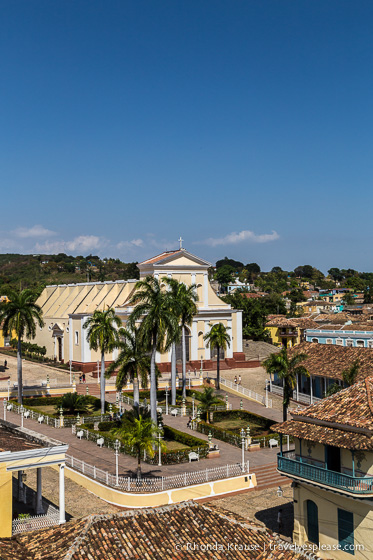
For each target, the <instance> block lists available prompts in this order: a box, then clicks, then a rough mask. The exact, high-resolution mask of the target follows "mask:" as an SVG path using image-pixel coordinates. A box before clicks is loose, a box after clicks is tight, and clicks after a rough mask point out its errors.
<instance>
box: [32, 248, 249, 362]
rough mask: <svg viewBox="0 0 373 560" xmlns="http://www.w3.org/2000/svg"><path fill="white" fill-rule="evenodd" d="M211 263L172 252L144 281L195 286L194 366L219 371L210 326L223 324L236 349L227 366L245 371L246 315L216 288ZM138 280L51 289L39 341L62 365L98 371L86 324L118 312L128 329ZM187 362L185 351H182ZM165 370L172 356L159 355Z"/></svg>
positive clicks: (152, 264)
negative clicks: (101, 313) (96, 315)
mask: <svg viewBox="0 0 373 560" xmlns="http://www.w3.org/2000/svg"><path fill="white" fill-rule="evenodd" d="M210 266H211V263H209V262H207V261H205V260H203V259H201V258H199V257H196V256H195V255H192V254H191V253H189V252H188V251H186V250H185V249H179V250H177V251H166V252H164V253H162V254H160V255H157V256H156V257H153V258H151V259H147V260H145V261H143V262H141V263H139V264H138V268H139V270H140V278H142V279H144V278H145V277H146V276H148V275H151V276H154V277H155V278H158V279H159V280H161V279H162V278H163V277H168V278H174V279H176V280H178V281H180V282H184V283H185V284H186V285H191V284H195V285H196V290H197V295H198V302H197V308H198V312H197V315H196V316H195V317H194V319H193V322H192V325H191V327H190V329H188V332H187V345H186V354H187V361H188V367H189V368H191V369H194V368H196V369H199V368H200V367H201V365H202V366H203V367H204V368H205V369H213V367H214V363H213V360H214V359H216V356H215V353H214V352H211V350H210V348H209V347H207V346H206V344H205V341H204V338H203V337H204V335H205V334H206V333H208V332H209V330H210V328H211V327H210V325H211V324H214V323H219V322H221V323H223V324H224V325H225V326H227V327H228V328H229V331H228V333H229V336H230V345H229V347H228V348H227V351H226V353H225V355H224V356H223V364H222V365H223V367H245V364H246V362H245V355H244V353H243V352H242V311H240V310H236V309H232V308H231V306H230V305H229V304H227V303H225V302H223V301H222V300H221V299H220V298H219V297H218V296H217V295H216V293H215V292H214V290H213V289H212V288H211V285H210V283H209V279H208V269H209V267H210ZM135 284H136V280H127V281H124V280H119V281H116V282H85V283H81V284H65V285H55V286H47V287H46V288H45V289H44V291H43V292H42V294H41V296H40V298H39V299H38V302H37V303H38V304H39V305H40V306H41V308H42V311H43V318H44V321H45V326H44V327H43V328H42V329H38V330H37V334H36V337H35V342H36V343H37V344H39V345H40V346H45V347H46V348H47V355H48V356H50V357H52V358H54V359H55V360H56V361H59V362H69V361H71V362H72V365H73V366H74V367H77V368H79V369H80V370H81V371H84V372H89V371H92V370H94V369H95V368H96V367H97V365H96V364H97V361H98V360H99V359H100V355H99V353H98V352H95V351H93V350H91V348H90V347H89V344H88V342H87V331H86V329H85V328H84V324H85V322H86V320H87V319H88V317H90V316H91V315H92V314H93V312H94V311H95V310H96V309H104V308H107V307H113V308H114V309H115V312H116V314H117V315H118V316H119V317H120V318H121V319H122V322H123V325H125V324H126V322H127V320H128V317H129V315H130V313H131V312H132V310H133V306H131V305H130V304H129V300H130V298H131V296H132V295H133V293H134V291H135ZM116 356H117V350H114V352H113V353H110V354H107V355H106V357H105V359H106V361H107V362H110V361H112V360H113V359H115V358H116ZM177 357H178V358H181V347H180V345H179V346H178V347H177ZM156 360H157V363H158V366H159V368H160V370H161V371H168V370H169V369H170V362H171V352H170V351H169V352H164V353H162V354H161V353H158V354H157V358H156Z"/></svg>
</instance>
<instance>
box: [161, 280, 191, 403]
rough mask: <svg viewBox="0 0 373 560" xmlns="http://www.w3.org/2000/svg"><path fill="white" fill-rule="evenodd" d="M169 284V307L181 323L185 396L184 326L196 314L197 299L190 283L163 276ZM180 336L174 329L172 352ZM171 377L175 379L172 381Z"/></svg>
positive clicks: (173, 393)
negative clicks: (187, 284) (186, 283)
mask: <svg viewBox="0 0 373 560" xmlns="http://www.w3.org/2000/svg"><path fill="white" fill-rule="evenodd" d="M163 282H165V283H166V284H167V285H168V286H169V290H168V292H167V294H168V296H169V298H170V300H171V303H170V305H171V309H172V311H173V313H174V315H175V319H176V321H177V323H180V325H181V345H182V396H183V398H184V399H185V398H186V344H185V331H186V327H187V326H190V325H191V324H192V321H193V317H194V316H195V315H196V314H197V306H196V301H198V296H197V286H196V285H195V284H191V285H190V286H186V285H185V284H184V283H183V282H179V281H178V280H175V279H173V278H163ZM179 338H180V335H179V329H175V331H174V340H173V348H172V354H174V353H175V346H176V342H177V341H178V339H179ZM172 365H173V360H172V358H171V404H173V405H175V404H176V361H175V360H174V368H175V374H174V376H173V368H172ZM173 377H174V379H175V381H174V383H173V382H172V381H173Z"/></svg>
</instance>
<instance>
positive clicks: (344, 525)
mask: <svg viewBox="0 0 373 560" xmlns="http://www.w3.org/2000/svg"><path fill="white" fill-rule="evenodd" d="M338 542H339V545H340V547H341V550H344V552H348V553H349V554H354V515H353V513H351V511H345V510H344V509H339V508H338Z"/></svg>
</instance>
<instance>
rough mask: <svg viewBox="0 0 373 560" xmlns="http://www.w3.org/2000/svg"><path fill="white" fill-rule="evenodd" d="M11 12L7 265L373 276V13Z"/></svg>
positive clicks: (258, 3)
mask: <svg viewBox="0 0 373 560" xmlns="http://www.w3.org/2000/svg"><path fill="white" fill-rule="evenodd" d="M0 6H1V19H0V52H1V57H0V71H1V78H2V79H1V88H0V184H1V186H2V188H1V192H2V198H3V212H2V219H1V225H0V231H1V236H0V252H45V253H50V252H60V251H62V252H66V253H69V254H75V255H79V254H84V255H86V254H88V253H91V252H92V253H93V254H99V255H102V256H113V257H119V258H121V259H123V260H142V259H143V258H145V257H149V256H151V255H153V254H157V253H158V252H161V251H162V250H164V249H172V248H175V247H177V245H178V244H177V239H178V237H179V236H180V235H182V237H183V238H184V239H185V243H184V245H185V247H186V248H187V249H188V250H190V251H191V252H193V253H196V254H198V255H200V256H201V257H204V258H206V259H208V260H211V261H213V262H214V261H215V260H216V259H218V258H221V257H224V256H225V255H227V256H229V257H233V258H236V259H239V260H242V261H243V262H244V263H247V262H253V261H255V262H258V263H259V264H260V265H261V267H262V268H263V269H270V268H271V267H272V266H275V265H279V266H282V267H283V268H285V269H292V268H294V267H295V266H297V265H299V264H305V263H309V264H312V265H314V266H317V267H318V268H321V269H322V270H324V271H325V270H326V269H327V268H329V267H331V266H340V267H342V268H344V267H345V268H348V267H352V268H357V269H359V270H373V266H372V261H371V255H370V250H369V248H370V246H371V243H372V240H373V225H372V219H371V208H372V202H373V201H372V198H373V191H372V189H371V184H372V176H373V158H372V139H371V137H372V130H373V126H372V125H373V122H372V121H373V111H372V86H373V83H372V82H373V77H372V67H373V60H372V58H373V36H372V33H371V29H372V23H373V21H372V19H373V4H372V2H371V1H364V0H359V1H357V2H356V0H351V1H344V0H328V1H327V2H325V0H320V1H319V0H312V1H309V0H307V1H305V0H297V2H294V0H288V1H287V0H281V1H279V0H276V1H273V0H245V1H243V0H234V1H233V2H232V1H230V2H229V1H225V2H223V1H220V0H211V1H207V0H196V1H194V0H163V1H162V0H157V1H156V2H154V1H153V0H133V1H131V2H128V1H126V0H120V1H116V0H102V1H98V0H87V1H83V0H64V1H62V0H59V1H55V0H44V1H42V0H33V1H32V2H30V1H22V0H18V1H16V2H14V1H11V0H7V1H0Z"/></svg>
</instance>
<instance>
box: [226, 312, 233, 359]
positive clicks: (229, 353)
mask: <svg viewBox="0 0 373 560" xmlns="http://www.w3.org/2000/svg"><path fill="white" fill-rule="evenodd" d="M227 323H228V324H227V327H229V330H228V336H229V338H230V343H229V344H228V346H227V355H226V357H227V358H233V333H232V319H230V320H229V319H228V321H227Z"/></svg>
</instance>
